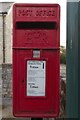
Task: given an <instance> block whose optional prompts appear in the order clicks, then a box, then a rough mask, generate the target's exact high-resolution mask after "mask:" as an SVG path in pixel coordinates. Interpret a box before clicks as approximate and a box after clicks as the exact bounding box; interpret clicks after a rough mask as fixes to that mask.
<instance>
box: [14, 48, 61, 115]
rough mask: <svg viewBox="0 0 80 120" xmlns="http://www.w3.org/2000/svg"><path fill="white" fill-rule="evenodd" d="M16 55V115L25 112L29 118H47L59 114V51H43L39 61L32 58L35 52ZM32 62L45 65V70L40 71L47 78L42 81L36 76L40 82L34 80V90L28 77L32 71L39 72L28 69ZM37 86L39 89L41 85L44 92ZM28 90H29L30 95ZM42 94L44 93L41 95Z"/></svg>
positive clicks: (19, 52)
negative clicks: (41, 116) (36, 116)
mask: <svg viewBox="0 0 80 120" xmlns="http://www.w3.org/2000/svg"><path fill="white" fill-rule="evenodd" d="M16 53H17V54H16V66H15V67H16V71H15V72H16V78H15V79H16V81H15V82H16V83H15V85H16V86H15V87H14V89H16V93H15V94H16V96H17V97H16V100H15V103H16V104H15V107H16V113H18V112H22V113H23V112H24V111H25V112H26V113H27V115H28V116H31V115H36V114H38V115H42V114H45V116H46V115H47V114H49V113H50V115H53V114H54V113H55V115H56V114H58V113H57V111H59V105H58V104H56V103H59V97H58V94H59V89H57V88H59V82H58V77H59V74H58V73H59V72H58V70H59V50H42V53H41V54H42V55H41V57H40V58H37V59H34V58H32V56H33V50H17V52H16ZM30 61H31V62H32V63H34V62H37V63H41V62H42V63H44V66H43V67H44V69H45V70H43V69H42V68H41V69H38V70H39V71H40V72H41V71H42V70H43V71H42V72H43V73H44V75H42V76H44V77H45V78H42V79H41V78H40V77H41V76H39V75H37V76H36V77H37V79H38V81H36V79H35V80H34V79H33V78H32V80H31V84H32V83H34V84H33V86H34V88H32V89H30V88H28V87H29V85H28V83H29V82H28V77H27V76H29V75H28V74H29V72H30V70H32V72H37V73H38V71H35V70H34V68H33V69H28V63H30ZM32 67H33V66H32ZM36 67H37V66H36ZM32 74H33V73H32ZM34 74H35V73H34ZM33 76H34V75H33ZM38 76H39V77H38ZM41 80H42V81H41ZM32 81H33V82H32ZM27 82H28V83H27ZM29 84H30V83H29ZM36 84H38V87H39V88H40V85H41V88H42V91H41V90H40V89H39V88H35V85H36ZM17 85H18V86H17ZM27 90H29V93H28V91H27ZM30 92H32V93H30ZM40 92H43V93H42V94H41V93H40ZM25 112H24V113H25ZM22 116H23V114H22Z"/></svg>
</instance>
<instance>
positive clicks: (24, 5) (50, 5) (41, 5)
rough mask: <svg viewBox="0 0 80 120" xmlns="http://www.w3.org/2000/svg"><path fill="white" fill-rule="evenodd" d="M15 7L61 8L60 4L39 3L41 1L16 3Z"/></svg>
mask: <svg viewBox="0 0 80 120" xmlns="http://www.w3.org/2000/svg"><path fill="white" fill-rule="evenodd" d="M13 7H59V8H60V5H59V4H57V3H56V4H55V3H53V4H47V3H44V4H42V3H41V4H39V3H36V4H35V3H15V4H14V5H13Z"/></svg>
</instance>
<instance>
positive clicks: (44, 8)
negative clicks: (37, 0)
mask: <svg viewBox="0 0 80 120" xmlns="http://www.w3.org/2000/svg"><path fill="white" fill-rule="evenodd" d="M34 50H40V57H39V58H33V51H34ZM29 60H32V61H45V62H46V72H45V73H46V81H45V96H28V95H27V94H26V91H27V61H29ZM59 69H60V6H59V5H58V4H15V5H14V7H13V114H14V116H16V117H56V116H58V115H59V97H60V96H59V95H60V94H59V80H60V77H59Z"/></svg>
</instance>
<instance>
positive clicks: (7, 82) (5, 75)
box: [2, 64, 12, 104]
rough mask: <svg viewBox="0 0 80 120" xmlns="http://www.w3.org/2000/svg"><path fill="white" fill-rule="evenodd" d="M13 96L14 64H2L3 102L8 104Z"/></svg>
mask: <svg viewBox="0 0 80 120" xmlns="http://www.w3.org/2000/svg"><path fill="white" fill-rule="evenodd" d="M11 98H12V65H11V64H2V102H3V104H8V103H9V101H10V100H11ZM5 102H6V103H5Z"/></svg>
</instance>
